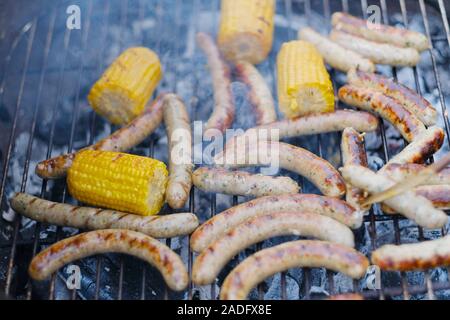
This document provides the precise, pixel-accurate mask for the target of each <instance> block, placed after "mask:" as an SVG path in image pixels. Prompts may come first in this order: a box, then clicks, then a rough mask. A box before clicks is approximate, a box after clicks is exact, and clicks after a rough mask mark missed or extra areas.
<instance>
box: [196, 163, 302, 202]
mask: <svg viewBox="0 0 450 320" xmlns="http://www.w3.org/2000/svg"><path fill="white" fill-rule="evenodd" d="M192 180H193V182H194V185H195V186H196V187H197V188H199V189H202V190H204V191H208V192H213V193H225V194H231V195H236V196H252V197H263V196H271V195H272V196H276V195H282V194H294V193H298V192H299V190H300V187H299V186H298V184H297V182H295V181H294V180H292V179H291V178H289V177H271V176H264V175H261V174H250V173H248V172H245V171H228V170H226V169H223V168H207V167H202V168H198V169H197V170H195V171H194V173H193V174H192Z"/></svg>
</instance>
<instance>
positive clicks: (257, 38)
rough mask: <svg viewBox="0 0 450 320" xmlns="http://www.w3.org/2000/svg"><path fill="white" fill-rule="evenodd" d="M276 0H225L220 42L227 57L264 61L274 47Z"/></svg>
mask: <svg viewBox="0 0 450 320" xmlns="http://www.w3.org/2000/svg"><path fill="white" fill-rule="evenodd" d="M274 12H275V1H274V0H239V1H236V0H222V5H221V11H220V14H221V17H220V27H219V34H218V37H217V43H218V44H219V48H220V50H221V52H222V54H223V55H224V56H225V58H226V59H229V60H232V61H237V60H246V61H248V62H251V63H253V64H256V63H259V62H261V61H263V60H264V59H265V58H266V57H267V55H268V54H269V52H270V49H271V48H272V39H273V26H274V23H273V17H274Z"/></svg>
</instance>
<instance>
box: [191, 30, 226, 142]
mask: <svg viewBox="0 0 450 320" xmlns="http://www.w3.org/2000/svg"><path fill="white" fill-rule="evenodd" d="M197 43H198V45H199V46H200V48H201V49H202V50H203V52H204V53H205V55H206V57H207V59H208V66H209V70H210V72H211V77H212V82H213V89H214V110H213V112H212V114H211V116H210V118H209V119H208V122H207V123H206V126H205V133H204V136H205V137H206V138H211V137H213V136H214V135H215V134H216V130H219V131H220V132H222V133H224V132H225V130H226V129H227V128H229V127H231V125H232V123H233V119H234V113H235V108H234V101H233V96H232V93H231V79H230V69H229V67H228V65H227V64H226V62H225V61H224V60H223V59H222V57H221V56H220V52H219V49H218V48H217V46H216V44H215V43H214V40H213V39H212V38H211V37H210V36H209V35H207V34H206V33H203V32H200V33H197ZM210 129H211V130H210ZM214 129H215V130H214Z"/></svg>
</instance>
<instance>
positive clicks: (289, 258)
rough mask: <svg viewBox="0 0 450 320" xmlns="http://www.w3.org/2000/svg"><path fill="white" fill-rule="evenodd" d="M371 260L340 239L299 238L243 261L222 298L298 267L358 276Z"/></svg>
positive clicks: (231, 297)
mask: <svg viewBox="0 0 450 320" xmlns="http://www.w3.org/2000/svg"><path fill="white" fill-rule="evenodd" d="M368 266H369V261H368V260H367V258H366V257H365V256H364V255H362V254H361V253H359V252H358V251H356V250H355V249H352V248H349V247H346V246H343V245H341V244H337V243H331V242H327V241H317V240H298V241H292V242H287V243H283V244H280V245H277V246H275V247H271V248H268V249H264V250H261V251H259V252H257V253H255V254H254V255H252V256H250V257H248V258H247V259H245V260H244V261H242V262H241V263H240V264H239V265H238V266H237V267H236V268H235V269H234V270H233V271H231V272H230V274H229V275H228V276H227V277H226V278H225V281H224V282H223V285H222V289H221V291H220V299H222V300H242V299H245V298H246V297H247V295H248V293H249V292H250V290H251V289H252V288H253V287H254V286H255V285H257V284H258V283H260V282H261V281H263V280H264V279H266V278H267V277H269V276H271V275H273V274H275V273H277V272H281V271H285V270H287V269H289V268H294V267H324V268H327V269H331V270H334V271H337V272H342V273H344V274H345V275H347V276H349V277H352V278H355V279H358V278H361V277H362V276H364V274H365V272H366V269H367V267H368Z"/></svg>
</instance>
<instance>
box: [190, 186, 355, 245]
mask: <svg viewBox="0 0 450 320" xmlns="http://www.w3.org/2000/svg"><path fill="white" fill-rule="evenodd" d="M272 212H311V213H315V214H320V215H324V216H328V217H331V218H333V219H335V220H337V221H339V222H341V223H343V224H345V225H347V226H349V227H350V228H353V229H357V228H359V227H360V226H361V224H362V214H361V212H359V211H356V210H355V209H354V208H353V207H352V206H350V205H349V204H348V203H347V202H345V201H342V200H340V199H337V198H331V197H325V196H319V195H317V194H294V195H282V196H268V197H262V198H258V199H254V200H251V201H248V202H244V203H242V204H240V205H237V206H235V207H231V208H229V209H227V210H225V211H223V212H221V213H219V214H217V215H215V216H214V217H212V218H211V219H209V220H208V221H206V222H205V223H204V224H202V225H201V226H200V227H198V228H197V230H195V231H194V233H193V234H192V235H191V248H192V250H194V251H195V252H201V251H203V250H204V249H205V248H206V247H207V246H208V245H210V244H211V243H213V242H214V241H215V240H217V239H218V238H220V237H222V236H223V235H224V234H226V233H227V232H228V231H230V230H231V229H232V228H234V227H236V226H237V225H239V224H241V223H242V222H244V221H246V220H247V219H250V218H253V217H257V216H261V215H265V214H269V213H272Z"/></svg>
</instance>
